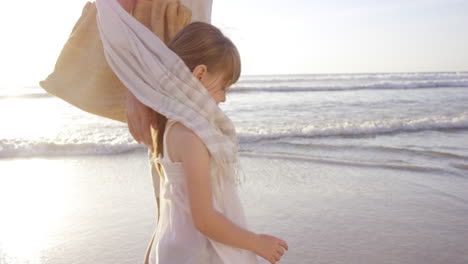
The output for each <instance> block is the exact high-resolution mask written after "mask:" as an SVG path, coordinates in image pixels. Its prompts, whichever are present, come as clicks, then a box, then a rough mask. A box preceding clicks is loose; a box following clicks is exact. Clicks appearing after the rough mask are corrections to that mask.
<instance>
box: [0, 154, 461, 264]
mask: <svg viewBox="0 0 468 264" xmlns="http://www.w3.org/2000/svg"><path fill="white" fill-rule="evenodd" d="M145 157H146V153H145V152H144V151H141V150H137V151H132V152H129V153H124V154H119V155H108V156H86V157H82V156H70V157H66V158H54V157H50V158H19V159H2V160H0V168H2V176H1V178H0V196H1V199H0V201H1V208H2V217H1V220H0V263H9V264H10V263H52V264H55V263H77V264H80V263H83V264H84V263H129V264H130V263H138V262H139V261H140V260H141V259H142V258H143V256H144V252H145V247H146V245H147V242H148V240H149V238H150V236H151V234H152V230H153V228H154V227H155V224H156V223H155V220H156V212H155V210H156V207H155V201H154V198H153V190H152V187H151V181H150V176H149V171H148V170H149V167H148V164H147V162H146V160H145ZM242 167H243V170H244V172H245V173H246V176H247V177H248V182H246V183H245V185H244V186H243V187H242V188H241V189H240V196H241V199H242V201H243V204H244V207H245V210H246V214H247V218H248V221H249V225H250V227H251V229H252V230H254V231H256V232H259V233H269V234H273V235H277V236H279V237H282V238H284V239H285V240H286V241H287V242H288V243H289V247H290V250H289V252H288V254H286V255H285V256H284V258H283V260H282V261H281V263H291V264H293V263H294V264H295V263H415V264H416V263H452V264H457V263H460V264H462V263H466V262H467V261H468V254H467V252H468V251H467V246H466V245H467V240H466V239H467V237H468V221H467V219H468V202H467V201H468V193H467V192H466V190H467V189H468V179H466V178H464V177H447V175H437V174H428V173H419V172H408V171H401V170H398V169H396V170H395V169H372V168H363V167H356V166H346V165H337V164H326V163H320V162H312V161H305V160H291V159H284V158H280V157H267V156H265V155H252V154H248V155H247V154H245V155H243V156H242ZM12 201H14V203H13V202H12ZM261 263H266V262H265V261H262V262H261Z"/></svg>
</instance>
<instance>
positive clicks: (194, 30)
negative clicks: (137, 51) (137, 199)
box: [153, 22, 241, 174]
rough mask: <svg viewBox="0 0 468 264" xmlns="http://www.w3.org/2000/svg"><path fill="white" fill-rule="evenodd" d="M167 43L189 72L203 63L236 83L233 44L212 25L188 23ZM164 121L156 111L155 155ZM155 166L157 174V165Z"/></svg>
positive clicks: (237, 62)
mask: <svg viewBox="0 0 468 264" xmlns="http://www.w3.org/2000/svg"><path fill="white" fill-rule="evenodd" d="M167 46H168V47H169V49H171V50H172V51H173V52H174V53H175V54H177V55H178V56H179V57H180V58H181V59H182V61H183V62H184V63H185V65H187V67H188V68H189V69H190V71H192V72H193V70H194V69H195V67H196V66H198V65H201V64H203V65H205V66H206V67H207V69H208V71H209V72H211V73H223V74H225V81H226V82H230V84H233V83H235V82H237V80H238V79H239V77H240V73H241V60H240V55H239V51H238V50H237V48H236V46H235V45H234V43H232V41H231V40H230V39H229V38H227V37H226V36H225V35H224V34H223V33H222V32H221V30H219V29H218V28H217V27H215V26H213V25H210V24H207V23H203V22H194V23H191V24H189V25H187V26H186V27H184V28H183V29H182V30H181V31H179V32H178V33H177V34H176V35H175V36H174V38H173V39H172V40H171V41H170V42H169V44H168V45H167ZM166 122H167V118H166V117H165V116H164V115H161V114H159V113H157V112H156V124H157V128H156V129H157V133H156V134H157V136H156V140H155V138H154V137H155V136H154V135H153V145H154V149H155V154H156V155H159V154H161V155H162V156H163V155H164V153H163V149H164V146H163V135H164V131H165V129H166ZM155 141H156V142H155ZM158 168H159V173H160V174H161V168H160V166H159V164H158Z"/></svg>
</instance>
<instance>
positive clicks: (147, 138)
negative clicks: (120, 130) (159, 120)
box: [126, 91, 156, 152]
mask: <svg viewBox="0 0 468 264" xmlns="http://www.w3.org/2000/svg"><path fill="white" fill-rule="evenodd" d="M126 110H127V112H126V116H127V124H128V130H129V131H130V134H132V137H133V138H134V139H135V140H136V141H137V142H138V143H141V142H143V143H144V144H145V145H146V146H147V147H148V148H149V149H150V150H151V152H154V149H153V140H152V137H151V126H153V128H156V112H155V111H154V110H153V109H151V108H149V107H147V106H146V105H144V104H142V103H141V102H140V101H139V100H138V99H137V98H136V97H135V96H134V95H133V94H132V93H131V92H130V91H128V92H127V103H126Z"/></svg>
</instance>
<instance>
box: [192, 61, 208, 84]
mask: <svg viewBox="0 0 468 264" xmlns="http://www.w3.org/2000/svg"><path fill="white" fill-rule="evenodd" d="M206 72H208V68H207V67H206V65H204V64H200V65H197V67H195V69H193V72H192V74H193V76H195V78H197V79H198V80H199V81H201V80H202V79H203V77H205V74H206Z"/></svg>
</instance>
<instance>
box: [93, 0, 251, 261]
mask: <svg viewBox="0 0 468 264" xmlns="http://www.w3.org/2000/svg"><path fill="white" fill-rule="evenodd" d="M96 6H97V10H98V14H97V17H96V19H97V25H98V28H99V32H100V35H101V39H102V43H103V47H104V54H105V56H106V60H107V62H108V64H109V66H110V67H111V68H112V70H113V71H114V73H115V74H116V75H117V77H118V78H119V79H120V80H121V81H122V83H123V84H124V85H125V86H126V87H127V88H128V89H129V90H130V91H131V92H132V93H133V94H134V95H135V97H137V98H138V100H140V101H141V102H142V103H143V104H145V105H147V106H148V107H151V108H152V109H154V110H155V111H157V112H158V113H160V114H162V115H164V116H166V117H167V118H170V119H173V120H177V121H179V122H181V123H182V124H184V125H185V126H186V127H188V128H190V129H191V130H193V132H195V133H196V134H197V135H198V136H199V137H200V139H201V140H202V141H203V142H204V143H205V145H206V147H207V149H208V151H209V152H210V154H211V157H212V164H211V177H212V183H213V201H214V206H215V208H216V209H217V210H219V211H220V212H221V213H223V215H224V216H226V217H227V218H229V219H230V220H231V221H233V222H234V223H236V224H237V225H239V226H241V227H244V228H246V227H247V223H246V219H245V215H244V212H243V209H242V206H241V203H240V200H239V197H238V194H237V190H236V185H237V184H239V183H241V182H242V180H241V178H240V173H239V170H238V166H239V160H238V142H237V135H236V131H235V127H234V125H233V123H232V121H231V120H230V119H229V118H228V117H227V116H226V115H225V114H224V112H223V111H222V110H221V109H220V108H219V107H218V105H217V104H216V102H215V101H214V99H213V98H212V97H211V95H210V94H209V92H208V91H207V89H206V88H205V87H204V86H203V85H202V84H201V83H200V82H199V81H198V80H197V79H196V78H195V77H194V76H193V75H192V73H191V72H190V70H189V69H188V67H187V66H186V65H185V63H184V62H183V61H182V60H181V59H180V58H179V57H178V56H177V55H176V54H175V53H174V52H172V51H171V50H170V49H169V48H168V47H167V46H166V45H165V44H164V43H163V42H162V41H161V40H160V39H159V38H158V37H157V36H156V35H155V34H154V33H153V32H151V31H150V30H149V29H148V28H146V27H145V26H144V25H142V24H141V23H140V22H138V21H137V20H136V19H134V18H133V17H132V16H131V15H130V14H128V13H127V12H126V11H125V10H124V9H123V8H122V7H121V6H120V4H119V3H118V2H117V0H96ZM209 240H210V241H211V242H212V244H213V246H214V248H215V249H216V251H217V252H218V253H219V255H220V257H221V258H222V259H223V262H224V263H244V264H249V263H257V259H256V257H255V254H253V253H252V252H249V251H246V250H242V249H238V248H233V247H230V246H227V245H224V244H221V243H219V242H217V241H214V240H212V239H211V238H209Z"/></svg>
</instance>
